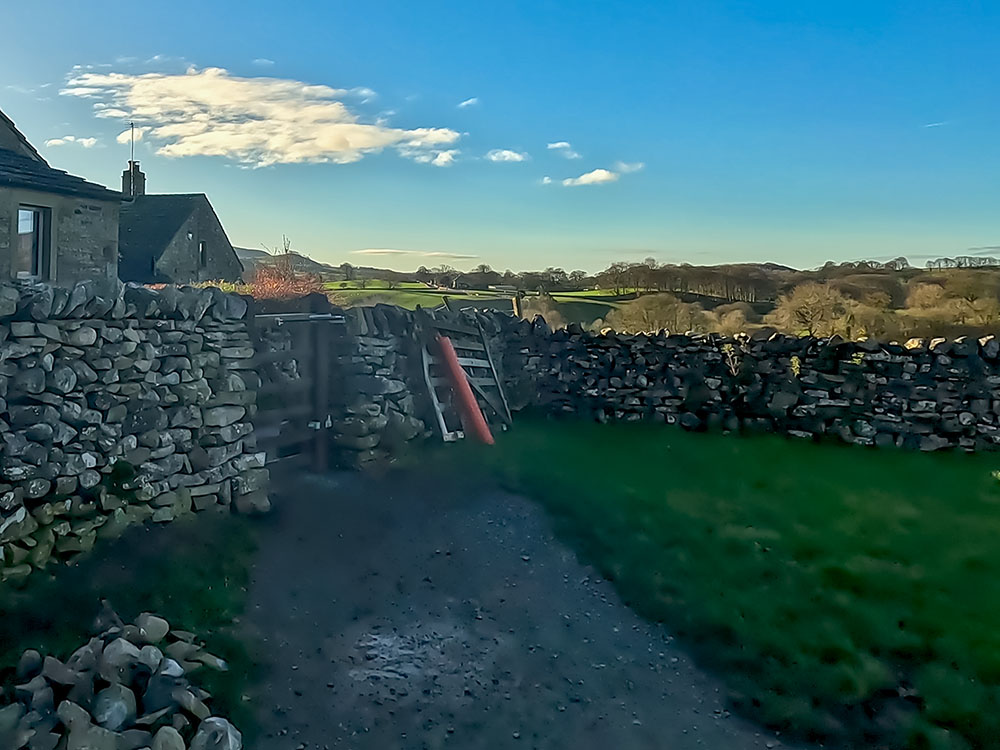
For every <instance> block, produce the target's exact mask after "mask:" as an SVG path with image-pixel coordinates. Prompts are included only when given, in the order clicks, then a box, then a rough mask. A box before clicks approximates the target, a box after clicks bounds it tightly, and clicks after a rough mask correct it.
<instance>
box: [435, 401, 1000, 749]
mask: <svg viewBox="0 0 1000 750" xmlns="http://www.w3.org/2000/svg"><path fill="white" fill-rule="evenodd" d="M441 454H444V455H441ZM437 461H439V462H441V463H443V464H444V465H445V466H447V467H450V471H451V472H452V473H461V474H463V475H466V476H476V477H477V478H479V480H481V478H482V477H483V476H485V475H492V476H493V477H495V478H496V479H497V480H498V481H499V482H500V483H502V484H503V485H505V486H507V487H508V488H510V489H513V490H515V491H518V492H521V493H523V494H525V495H527V496H529V497H532V498H534V499H536V500H537V501H538V502H540V503H541V504H542V505H543V506H544V507H545V508H546V510H547V511H548V512H549V514H550V515H551V517H552V519H553V521H554V525H555V528H556V530H557V532H558V533H559V535H560V536H561V538H562V539H564V540H565V541H566V542H567V543H568V544H570V545H571V546H573V547H574V548H575V549H576V550H577V552H578V554H579V555H580V556H581V558H583V559H585V560H587V561H589V562H591V563H593V564H595V565H596V566H597V567H598V568H599V569H600V570H601V571H602V573H603V574H604V575H605V576H606V577H607V578H608V579H609V580H611V581H612V582H613V583H614V585H615V586H616V588H617V589H618V591H619V593H620V594H621V596H622V598H623V599H624V600H625V601H626V602H627V603H628V604H629V606H631V607H633V608H634V609H635V610H636V611H637V612H639V613H640V614H642V615H644V616H645V617H647V618H649V619H651V620H655V621H662V622H664V623H665V624H666V625H667V627H669V628H670V629H671V630H672V631H673V632H674V633H676V634H677V635H678V636H679V637H680V638H682V639H683V640H684V642H686V643H687V644H688V646H689V647H690V648H691V649H692V651H693V652H694V653H695V655H696V656H697V657H698V659H699V661H700V662H701V663H702V664H704V665H705V666H707V667H710V668H712V669H714V670H716V671H717V672H719V673H720V674H721V675H722V676H723V677H724V679H725V680H726V682H727V684H728V686H729V688H730V698H731V701H732V702H733V704H734V705H735V706H736V707H737V708H738V709H739V710H740V711H741V713H743V714H744V715H746V716H748V717H750V718H752V719H755V720H757V721H760V722H762V723H765V724H767V725H770V726H772V727H775V728H777V729H780V730H782V731H784V732H788V733H791V734H793V735H794V736H797V737H801V738H804V739H808V740H811V741H821V742H826V743H828V746H830V744H833V745H835V746H841V745H846V746H848V747H883V748H884V747H892V748H902V747H906V748H916V749H922V748H933V749H934V750H945V749H948V750H959V749H966V748H970V747H977V748H978V747H1000V740H998V738H1000V546H998V545H997V543H996V540H997V539H998V538H1000V484H998V482H997V480H996V479H995V478H994V477H993V476H991V474H992V471H993V470H994V469H995V468H997V466H998V465H1000V457H998V456H996V455H987V454H981V455H964V454H955V453H951V454H932V455H928V454H921V453H910V452H903V451H896V450H887V449H885V450H883V449H879V450H875V449H864V448H858V447H853V446H845V445H833V444H824V445H814V444H811V443H806V442H802V441H794V440H790V439H785V438H781V437H777V436H757V437H737V436H724V435H718V434H692V433H687V432H684V431H682V430H680V429H678V428H671V427H665V426H657V425H650V424H616V425H597V424H588V423H583V422H580V421H578V420H575V421H569V420H567V421H544V420H540V419H530V418H524V417H522V418H520V419H519V420H518V422H517V424H516V425H515V427H514V429H513V430H511V432H509V433H507V434H504V435H502V436H500V437H499V438H498V440H497V445H496V446H494V447H492V448H481V447H478V446H473V445H471V444H463V445H455V446H449V447H448V448H447V449H445V450H443V451H441V452H440V453H439V454H438V456H437ZM432 465H433V459H431V460H427V459H425V460H424V462H423V468H424V469H426V470H432V469H430V467H431V466H432ZM439 466H440V464H439Z"/></svg>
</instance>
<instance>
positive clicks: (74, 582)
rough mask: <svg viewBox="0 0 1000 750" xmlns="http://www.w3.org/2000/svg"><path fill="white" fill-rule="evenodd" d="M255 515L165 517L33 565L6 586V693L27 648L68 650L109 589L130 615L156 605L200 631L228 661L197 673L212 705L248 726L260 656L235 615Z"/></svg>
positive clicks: (0, 633) (1, 671) (1, 675)
mask: <svg viewBox="0 0 1000 750" xmlns="http://www.w3.org/2000/svg"><path fill="white" fill-rule="evenodd" d="M257 523H259V522H256V521H253V520H250V519H247V518H246V517H244V516H236V515H229V514H225V513H203V514H199V515H197V516H191V517H188V518H183V519H180V520H178V521H175V522H174V523H171V524H168V525H166V526H145V525H139V526H133V527H131V528H130V529H128V530H127V531H126V532H125V533H124V534H123V535H122V536H121V537H120V538H118V539H116V540H105V541H102V542H100V543H99V544H98V545H97V547H96V548H95V549H94V551H93V552H91V553H90V554H89V555H87V556H86V557H84V558H82V559H80V560H79V561H78V562H76V563H75V564H73V565H58V566H57V565H53V566H51V567H50V568H48V569H47V570H45V571H36V572H35V573H33V574H32V576H31V577H30V578H29V579H28V582H27V584H26V585H25V586H24V587H23V588H22V589H13V588H10V587H0V684H2V687H3V689H4V691H5V692H6V693H7V696H8V697H9V696H10V693H9V691H10V690H11V687H12V685H13V683H14V667H15V666H16V664H17V661H18V659H19V658H20V656H21V654H22V653H23V651H24V650H25V649H28V648H34V649H37V650H39V651H40V652H41V653H43V654H52V655H54V656H57V657H59V658H61V659H65V658H67V657H68V656H69V655H70V653H72V652H73V651H74V650H75V649H77V648H78V647H80V646H82V645H84V643H86V641H87V639H88V638H89V637H90V635H92V631H93V624H94V618H95V617H96V616H97V614H98V612H99V610H100V607H101V603H100V602H101V599H107V600H108V602H109V603H110V605H111V606H112V607H114V608H115V610H116V611H117V612H118V613H119V614H120V615H121V617H122V619H124V620H125V621H126V622H131V621H132V620H133V619H134V618H135V616H136V615H138V614H139V613H141V612H155V613H156V614H159V615H162V616H163V617H165V618H167V620H168V621H169V622H170V625H171V627H172V628H174V629H181V630H188V631H191V632H193V633H195V634H197V636H198V637H199V638H200V639H204V641H205V643H206V647H207V649H208V650H209V651H210V652H211V653H213V654H216V655H217V656H220V657H222V658H223V659H225V660H226V661H227V662H228V663H229V671H228V672H215V671H213V670H209V669H203V670H200V671H199V672H198V674H197V675H196V677H195V678H194V679H195V682H196V684H198V685H199V686H200V687H203V688H204V689H206V690H208V691H209V692H210V693H211V694H212V696H213V698H212V700H211V701H210V706H211V707H212V710H213V712H215V713H217V714H218V715H222V716H225V717H227V718H229V719H230V720H231V721H232V722H233V723H234V724H235V725H236V726H237V727H239V728H240V730H241V731H243V732H244V733H247V734H249V735H251V736H252V735H253V732H254V717H253V711H252V709H251V706H249V705H248V704H247V703H246V702H245V701H244V700H243V698H242V696H243V689H244V687H245V686H246V684H247V683H248V682H249V681H250V680H251V679H253V676H254V675H253V673H254V669H255V666H254V659H253V658H252V654H251V652H250V649H248V646H247V644H246V643H245V642H244V641H243V640H241V637H240V636H241V633H240V629H239V618H240V616H241V615H242V613H243V610H244V606H245V603H246V596H247V583H248V579H249V571H248V566H249V563H250V560H251V557H252V556H253V553H254V551H255V550H256V546H257V545H256V528H255V526H256V524H257ZM251 646H252V644H251Z"/></svg>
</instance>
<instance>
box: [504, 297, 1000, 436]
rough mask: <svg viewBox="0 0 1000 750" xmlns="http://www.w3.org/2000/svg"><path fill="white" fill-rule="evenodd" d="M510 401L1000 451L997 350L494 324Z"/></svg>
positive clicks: (988, 342)
mask: <svg viewBox="0 0 1000 750" xmlns="http://www.w3.org/2000/svg"><path fill="white" fill-rule="evenodd" d="M492 320H493V321H494V323H496V324H497V325H498V326H499V328H500V329H501V330H502V333H501V334H500V335H499V336H498V337H497V341H498V345H499V346H502V347H504V356H505V359H506V363H507V364H506V367H505V373H506V377H507V379H508V390H509V397H511V398H512V400H513V401H514V402H515V404H517V405H520V406H524V405H529V404H530V405H534V406H536V407H539V408H541V409H542V410H544V411H545V412H547V413H550V414H559V415H577V416H582V417H586V418H590V419H596V420H599V421H640V420H651V421H659V422H666V423H678V424H680V425H681V426H683V427H685V428H688V429H694V430H697V429H705V428H722V429H728V430H734V431H735V430H758V431H774V432H782V433H787V434H789V435H793V436H796V437H803V438H819V437H823V436H832V437H835V438H839V439H841V440H844V441H846V442H849V443H856V444H862V445H879V446H890V445H894V446H900V447H906V448H915V449H921V450H938V449H949V448H956V449H963V450H968V451H980V450H996V449H997V447H998V445H1000V341H998V340H997V339H996V338H995V337H992V336H989V337H985V338H982V339H974V338H963V339H957V340H946V339H940V338H939V339H931V340H924V339H912V340H910V341H908V342H906V343H905V344H895V343H892V344H882V343H876V342H873V341H860V342H848V341H843V340H841V339H839V338H833V339H816V338H811V337H803V338H797V337H791V336H784V335H780V334H775V335H769V336H761V337H751V338H746V337H740V338H726V337H722V336H716V335H696V336H687V335H667V334H665V333H659V334H649V335H618V334H615V333H608V334H606V335H595V334H591V333H586V332H584V331H582V330H580V329H579V328H575V327H572V326H571V327H570V328H569V329H568V330H558V331H554V332H553V331H551V330H549V328H548V327H547V326H546V325H545V324H544V321H541V320H540V319H536V320H535V321H534V322H528V321H523V320H517V319H513V318H503V317H497V316H492Z"/></svg>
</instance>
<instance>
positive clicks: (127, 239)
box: [118, 193, 208, 283]
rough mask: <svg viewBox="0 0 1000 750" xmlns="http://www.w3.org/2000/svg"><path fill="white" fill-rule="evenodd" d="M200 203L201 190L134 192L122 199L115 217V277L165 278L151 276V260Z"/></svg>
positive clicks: (203, 200)
mask: <svg viewBox="0 0 1000 750" xmlns="http://www.w3.org/2000/svg"><path fill="white" fill-rule="evenodd" d="M202 203H208V197H207V196H206V195H205V194H204V193H178V194H171V195H137V196H136V197H134V198H133V199H132V200H127V201H124V202H123V203H122V207H121V212H120V213H119V218H118V276H119V277H120V278H121V279H123V280H125V281H145V282H147V283H149V282H158V281H168V279H165V278H152V277H153V272H152V271H151V269H152V268H153V261H155V260H159V259H160V256H161V255H163V251H164V250H166V249H167V245H169V244H170V242H171V240H173V238H174V237H175V236H176V235H177V232H178V230H179V229H180V228H181V227H182V226H183V225H184V222H185V221H187V220H188V218H190V216H191V214H193V213H194V212H195V210H196V209H197V208H198V206H199V205H200V204H202Z"/></svg>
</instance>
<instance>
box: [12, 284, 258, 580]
mask: <svg viewBox="0 0 1000 750" xmlns="http://www.w3.org/2000/svg"><path fill="white" fill-rule="evenodd" d="M246 312H247V304H246V301H245V300H244V299H242V298H240V297H238V296H235V295H228V294H224V293H222V292H220V291H219V290H218V289H192V288H174V287H167V288H165V289H162V290H159V291H154V290H150V289H146V288H143V287H134V286H122V285H106V284H96V283H90V282H84V283H81V284H77V285H76V286H75V287H73V288H72V289H63V288H58V287H52V286H45V285H6V284H4V285H0V579H4V580H8V579H14V580H22V579H23V578H24V577H26V576H27V575H28V574H29V573H30V572H31V570H32V568H41V567H44V566H45V565H46V564H47V563H48V562H49V561H50V560H51V559H53V558H60V559H61V558H67V557H72V556H73V555H75V554H77V553H80V552H85V551H87V550H89V549H90V548H91V547H93V545H94V543H95V540H96V539H97V537H99V536H114V535H116V534H117V533H119V532H120V531H121V530H122V529H123V528H124V526H126V525H128V524H129V523H133V522H137V521H144V520H149V519H151V520H153V521H156V522H167V521H171V520H173V519H174V518H176V517H177V516H179V515H182V514H186V513H190V512H192V511H204V510H208V509H209V508H216V507H219V508H225V507H229V506H230V505H232V506H235V508H236V509H238V510H240V511H246V512H253V511H261V510H266V509H267V507H268V498H267V479H268V472H267V469H266V468H265V457H264V455H263V453H260V452H258V451H257V450H256V444H255V440H254V435H253V426H252V421H251V420H252V417H253V414H254V410H255V400H256V389H257V387H258V385H259V378H258V377H257V376H256V374H255V373H254V372H253V371H252V370H251V369H249V367H250V365H249V363H250V360H251V358H252V356H253V353H254V350H253V347H252V346H251V345H250V338H249V334H248V332H247V322H246Z"/></svg>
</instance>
